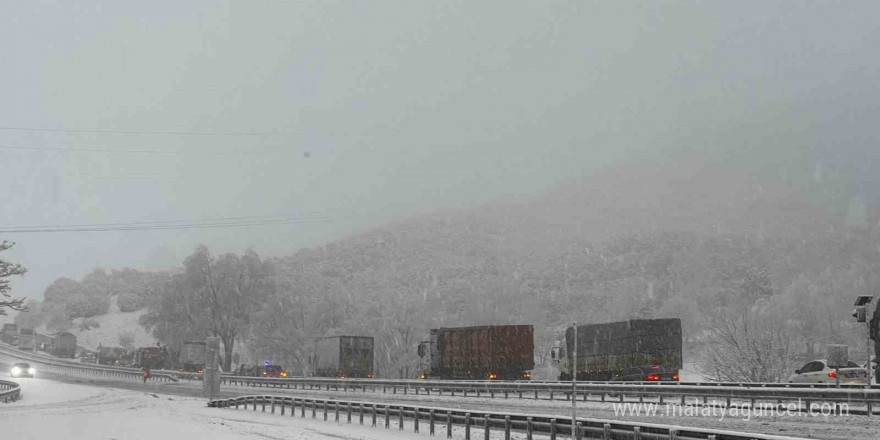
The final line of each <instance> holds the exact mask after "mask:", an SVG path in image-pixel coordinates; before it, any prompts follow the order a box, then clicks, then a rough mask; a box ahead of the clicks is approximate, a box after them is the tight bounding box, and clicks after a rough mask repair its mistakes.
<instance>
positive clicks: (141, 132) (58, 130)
mask: <svg viewBox="0 0 880 440" xmlns="http://www.w3.org/2000/svg"><path fill="white" fill-rule="evenodd" d="M0 130H7V131H36V132H49V133H101V134H138V135H167V136H284V135H291V134H293V133H290V132H284V131H225V132H224V131H152V130H88V129H79V128H44V127H9V126H2V127H0Z"/></svg>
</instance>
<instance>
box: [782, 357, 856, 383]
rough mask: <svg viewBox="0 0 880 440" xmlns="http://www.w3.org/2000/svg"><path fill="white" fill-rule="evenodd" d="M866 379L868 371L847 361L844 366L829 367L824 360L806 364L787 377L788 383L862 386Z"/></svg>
mask: <svg viewBox="0 0 880 440" xmlns="http://www.w3.org/2000/svg"><path fill="white" fill-rule="evenodd" d="M867 377H868V370H867V369H865V368H864V367H863V366H861V365H859V364H857V363H855V362H853V361H848V362H847V363H846V365H840V366H837V365H829V364H828V361H826V360H825V359H817V360H815V361H811V362H807V363H806V364H805V365H804V366H803V367H801V368H798V369H797V370H795V371H794V374H793V375H792V376H791V377H789V379H788V382H789V383H837V379H838V378H839V379H840V383H844V384H846V383H851V384H864V383H865V380H866V378H867Z"/></svg>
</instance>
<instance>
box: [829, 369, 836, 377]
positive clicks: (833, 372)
mask: <svg viewBox="0 0 880 440" xmlns="http://www.w3.org/2000/svg"><path fill="white" fill-rule="evenodd" d="M828 377H830V378H832V379H834V378H835V377H837V372H836V371H834V370H831V371H829V372H828Z"/></svg>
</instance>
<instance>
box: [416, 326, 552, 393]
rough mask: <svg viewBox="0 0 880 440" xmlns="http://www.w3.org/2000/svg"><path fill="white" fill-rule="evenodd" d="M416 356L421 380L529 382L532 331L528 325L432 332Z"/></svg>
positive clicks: (532, 365) (420, 346)
mask: <svg viewBox="0 0 880 440" xmlns="http://www.w3.org/2000/svg"><path fill="white" fill-rule="evenodd" d="M418 353H419V356H420V357H421V358H422V359H423V363H422V378H423V379H428V378H438V379H450V380H457V379H471V380H523V379H525V380H529V379H531V378H532V374H531V370H532V369H533V368H535V342H534V330H533V328H532V326H531V325H486V326H478V327H459V328H440V329H433V330H431V331H430V333H429V338H428V340H427V341H423V342H422V343H421V344H419V349H418Z"/></svg>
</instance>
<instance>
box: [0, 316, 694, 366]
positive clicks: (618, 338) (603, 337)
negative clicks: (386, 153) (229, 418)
mask: <svg viewBox="0 0 880 440" xmlns="http://www.w3.org/2000/svg"><path fill="white" fill-rule="evenodd" d="M12 325H14V324H12ZM8 326H9V325H8V324H7V326H4V329H3V335H2V338H3V339H4V342H5V341H7V338H11V337H12V334H13V333H15V334H16V337H17V338H18V339H17V340H16V341H14V342H16V343H18V346H19V347H20V348H21V347H30V344H28V343H27V341H28V337H29V336H28V335H27V334H24V335H23V333H26V332H21V331H16V332H13V331H12V328H9V327H8ZM16 330H17V329H16ZM30 333H31V334H33V331H31V332H30ZM561 336H562V338H561V339H560V340H559V341H557V342H556V344H555V345H554V347H553V349H552V351H551V360H552V362H553V365H554V368H555V371H556V376H557V377H558V378H559V379H560V380H567V379H570V378H571V375H572V374H573V373H572V372H573V371H575V370H576V374H577V378H578V379H579V380H640V381H645V380H647V381H676V380H678V379H679V370H680V369H681V366H682V333H681V321H680V320H679V319H641V320H629V321H621V322H612V323H607V324H590V325H582V326H578V327H577V337H576V338H575V329H574V328H573V327H569V328H568V329H567V330H566V331H565V333H564V335H561ZM31 339H32V336H31ZM575 339H576V340H577V350H574V347H575V345H574V344H575ZM10 340H11V339H10ZM22 341H26V342H25V344H24V345H22ZM12 345H16V344H15V343H13V344H12ZM205 348H206V347H205V343H204V342H200V341H187V342H185V343H183V345H182V347H181V349H180V350H179V352H177V351H174V350H170V349H169V348H168V347H162V346H159V345H157V346H155V347H140V348H138V349H136V350H133V351H128V350H124V349H123V348H121V347H110V346H100V347H99V348H98V350H97V351H96V352H89V351H85V352H84V353H83V356H82V362H87V363H96V364H100V365H116V366H125V367H137V368H150V369H168V370H178V371H187V372H194V373H200V372H202V370H203V369H204V367H205ZM47 351H49V352H51V353H53V354H55V355H57V356H60V357H69V358H73V357H74V354H75V353H76V337H75V336H74V335H71V334H69V333H63V334H60V335H57V336H55V337H54V339H53V343H52V346H51V350H47ZM374 352H375V344H374V339H373V337H371V336H353V335H343V336H331V337H325V338H322V339H320V340H319V341H317V343H316V345H315V350H314V354H313V355H312V356H310V357H309V359H308V363H309V366H310V367H311V371H312V374H313V375H315V376H318V377H339V378H372V377H373V376H374V370H373V368H374ZM417 352H418V355H419V358H420V373H421V374H420V376H421V378H423V379H444V380H530V379H531V378H532V370H533V369H534V367H535V345H534V328H533V326H531V325H484V326H472V327H456V328H439V329H432V330H430V331H429V333H428V338H427V340H424V341H421V342H420V343H419V345H418V347H417ZM573 355H575V356H573ZM573 359H574V360H573ZM236 373H237V374H240V375H246V376H258V377H287V376H288V375H289V373H288V372H287V370H285V369H284V368H283V367H281V366H280V365H272V364H269V363H268V362H267V363H266V364H264V365H258V366H254V367H249V368H246V367H240V368H239V369H238V371H236Z"/></svg>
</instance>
